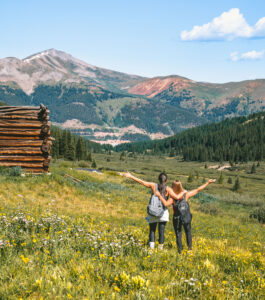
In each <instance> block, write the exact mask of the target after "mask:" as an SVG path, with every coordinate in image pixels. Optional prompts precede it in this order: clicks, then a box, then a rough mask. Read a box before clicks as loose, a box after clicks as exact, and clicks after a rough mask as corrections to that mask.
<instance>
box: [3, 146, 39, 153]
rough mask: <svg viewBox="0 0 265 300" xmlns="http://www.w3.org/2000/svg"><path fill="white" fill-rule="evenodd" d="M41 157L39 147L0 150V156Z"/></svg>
mask: <svg viewBox="0 0 265 300" xmlns="http://www.w3.org/2000/svg"><path fill="white" fill-rule="evenodd" d="M16 154H23V155H42V154H43V152H42V151H41V149H40V147H23V148H4V149H3V148H0V155H16Z"/></svg>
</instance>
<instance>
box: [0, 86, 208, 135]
mask: <svg viewBox="0 0 265 300" xmlns="http://www.w3.org/2000/svg"><path fill="white" fill-rule="evenodd" d="M0 100H2V101H5V102H6V103H8V105H36V106H38V105H39V104H40V103H43V104H44V105H45V106H47V107H48V108H49V110H50V111H51V113H50V117H51V121H52V122H56V123H63V122H65V121H67V120H72V119H78V120H80V121H81V122H83V123H85V124H96V125H99V126H116V127H127V126H130V125H135V126H136V127H138V128H141V129H143V130H146V131H147V132H148V133H157V132H161V133H163V134H167V135H170V134H172V133H174V132H179V131H181V130H183V128H185V126H189V127H190V126H196V125H200V124H203V123H205V122H206V119H205V118H203V117H199V116H197V115H196V114H195V113H194V112H191V111H189V110H187V109H185V108H180V107H176V106H174V105H171V104H170V103H162V102H161V101H159V100H153V99H152V100H151V99H148V98H145V97H139V96H135V95H131V94H127V93H125V92H122V91H120V92H113V91H109V90H106V89H103V88H101V87H95V86H88V85H84V84H82V85H63V84H58V85H39V86H38V87H36V88H35V90H34V92H33V93H32V94H31V95H27V94H26V93H24V92H23V91H22V90H21V89H18V88H15V87H14V86H13V87H10V86H8V85H7V86H5V85H0ZM165 120H166V122H165ZM165 123H166V124H165ZM147 139H148V136H147Z"/></svg>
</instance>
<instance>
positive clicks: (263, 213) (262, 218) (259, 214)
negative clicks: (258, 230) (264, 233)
mask: <svg viewBox="0 0 265 300" xmlns="http://www.w3.org/2000/svg"><path fill="white" fill-rule="evenodd" d="M249 217H250V218H254V219H257V220H258V221H259V222H260V223H262V224H265V206H263V207H258V208H256V209H254V210H253V211H252V212H251V214H250V216H249Z"/></svg>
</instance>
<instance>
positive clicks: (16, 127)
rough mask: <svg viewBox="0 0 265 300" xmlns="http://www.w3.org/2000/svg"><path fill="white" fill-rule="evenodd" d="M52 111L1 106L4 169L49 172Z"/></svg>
mask: <svg viewBox="0 0 265 300" xmlns="http://www.w3.org/2000/svg"><path fill="white" fill-rule="evenodd" d="M48 115H49V110H48V109H47V107H45V106H44V105H42V104H41V105H40V107H30V106H19V107H16V106H0V166H5V167H14V166H20V167H21V168H23V169H25V170H26V171H28V172H34V173H42V172H49V163H50V160H51V157H50V148H51V145H52V138H51V137H50V127H51V123H50V122H49V116H48Z"/></svg>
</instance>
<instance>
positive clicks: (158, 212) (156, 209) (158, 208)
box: [147, 184, 164, 217]
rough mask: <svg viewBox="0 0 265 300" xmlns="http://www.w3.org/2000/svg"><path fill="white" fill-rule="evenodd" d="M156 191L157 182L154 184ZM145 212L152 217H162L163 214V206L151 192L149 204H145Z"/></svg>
mask: <svg viewBox="0 0 265 300" xmlns="http://www.w3.org/2000/svg"><path fill="white" fill-rule="evenodd" d="M156 191H157V184H156ZM147 213H148V214H149V215H150V216H153V217H162V216H163V214H164V206H163V203H162V202H161V201H160V199H159V198H158V197H157V196H156V195H154V194H152V196H151V198H150V201H149V204H148V206H147Z"/></svg>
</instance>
